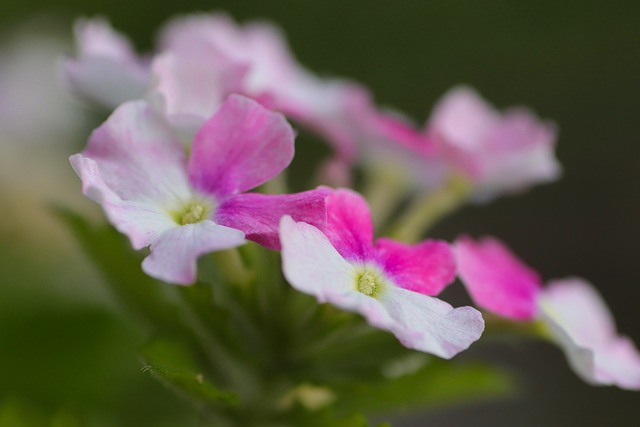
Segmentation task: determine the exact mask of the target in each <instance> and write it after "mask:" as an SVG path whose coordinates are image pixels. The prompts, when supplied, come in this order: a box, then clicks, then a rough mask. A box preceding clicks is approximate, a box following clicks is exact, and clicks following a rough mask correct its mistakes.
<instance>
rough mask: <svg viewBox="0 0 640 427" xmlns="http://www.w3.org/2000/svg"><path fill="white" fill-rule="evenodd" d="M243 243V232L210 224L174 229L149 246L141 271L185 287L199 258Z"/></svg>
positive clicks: (193, 275) (193, 277) (190, 225)
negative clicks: (149, 251) (148, 252)
mask: <svg viewBox="0 0 640 427" xmlns="http://www.w3.org/2000/svg"><path fill="white" fill-rule="evenodd" d="M244 242H245V240H244V233H243V232H242V231H239V230H234V229H232V228H228V227H224V226H221V225H217V224H215V223H214V222H213V221H202V222H199V223H196V224H188V225H183V226H180V227H175V228H173V229H171V230H168V231H167V232H166V233H164V234H162V236H160V238H159V239H158V240H156V241H155V242H153V243H152V244H151V253H150V254H149V256H148V257H146V258H145V259H144V261H143V262H142V269H143V270H144V271H145V273H147V274H148V275H150V276H152V277H155V278H157V279H160V280H164V281H165V282H169V283H177V284H181V285H188V284H191V283H193V282H194V281H195V280H196V261H197V259H198V257H199V256H200V255H203V254H206V253H209V252H213V251H217V250H221V249H229V248H234V247H236V246H240V245H242V244H243V243H244Z"/></svg>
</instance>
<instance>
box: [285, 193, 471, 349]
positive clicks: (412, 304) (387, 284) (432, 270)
mask: <svg viewBox="0 0 640 427" xmlns="http://www.w3.org/2000/svg"><path fill="white" fill-rule="evenodd" d="M326 204H327V227H326V231H325V232H324V233H323V232H322V231H321V230H319V229H318V228H316V227H314V226H313V225H310V224H306V223H304V222H296V221H295V220H294V219H292V218H291V217H289V216H285V217H284V218H283V219H282V221H281V225H280V227H281V229H280V238H281V241H282V261H283V270H284V274H285V276H286V278H287V280H288V281H289V282H290V283H291V285H292V286H293V287H294V288H296V289H298V290H299V291H301V292H304V293H308V294H311V295H313V296H315V297H316V298H317V299H318V301H319V302H321V303H324V302H330V303H332V304H333V305H336V306H338V307H340V308H343V309H346V310H349V311H355V312H357V313H360V314H362V315H363V316H364V317H365V318H366V319H367V321H368V322H369V323H370V324H371V325H373V326H375V327H378V328H381V329H384V330H388V331H390V332H392V333H393V334H394V335H395V336H396V337H397V338H398V339H399V340H400V341H401V342H402V344H403V345H405V346H407V347H409V348H413V349H416V350H420V351H424V352H427V353H432V354H435V355H437V356H440V357H443V358H447V359H449V358H451V357H453V356H454V355H456V354H457V353H459V352H460V351H462V350H465V349H466V348H468V347H469V346H470V345H471V343H472V342H474V341H476V340H477V339H478V338H479V337H480V335H481V334H482V331H483V329H484V321H483V320H482V316H481V315H480V313H479V312H478V311H476V310H475V309H473V308H471V307H460V308H453V307H452V306H451V305H449V304H448V303H446V302H444V301H442V300H440V299H437V298H433V295H437V294H438V293H439V292H440V291H441V290H442V289H443V288H444V287H445V286H446V285H447V284H449V283H451V282H452V280H453V278H454V276H455V267H454V260H453V255H452V253H451V250H450V248H449V245H448V244H446V243H445V242H441V241H434V240H426V241H423V242H421V243H419V244H416V245H406V244H403V243H399V242H396V241H393V240H391V239H379V240H378V241H377V242H376V243H375V245H374V242H373V226H372V224H371V217H370V213H369V208H368V206H367V204H366V202H365V200H364V199H363V198H362V197H361V196H360V195H358V194H357V193H355V192H353V191H350V190H336V191H333V192H332V193H331V194H330V195H329V196H328V197H327V199H326Z"/></svg>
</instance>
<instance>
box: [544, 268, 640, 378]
mask: <svg viewBox="0 0 640 427" xmlns="http://www.w3.org/2000/svg"><path fill="white" fill-rule="evenodd" d="M539 304H540V312H541V319H542V321H544V322H545V323H546V324H547V325H548V326H549V329H550V331H551V334H552V336H553V338H554V339H555V340H556V341H557V342H558V344H559V345H560V346H561V347H562V349H563V350H564V352H565V353H566V355H567V358H568V360H569V364H570V365H571V367H572V368H573V369H574V371H575V372H576V373H577V374H578V375H579V376H580V377H581V378H582V379H584V380H585V381H586V382H588V383H590V384H594V385H598V384H600V385H616V386H618V387H621V388H627V389H633V390H640V353H639V352H638V350H637V348H636V347H635V345H634V344H633V342H631V340H629V339H628V338H627V337H624V336H621V335H618V333H617V332H616V328H615V324H614V321H613V317H612V316H611V313H610V311H609V309H608V307H607V306H606V304H605V302H604V301H603V299H602V297H601V296H600V295H599V294H598V292H597V291H596V290H595V288H594V287H593V286H592V285H591V284H589V283H588V282H586V281H585V280H583V279H579V278H569V279H564V280H556V281H552V282H550V283H549V286H548V287H547V288H546V289H544V290H543V291H542V293H541V295H540V300H539Z"/></svg>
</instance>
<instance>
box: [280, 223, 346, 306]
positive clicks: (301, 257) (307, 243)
mask: <svg viewBox="0 0 640 427" xmlns="http://www.w3.org/2000/svg"><path fill="white" fill-rule="evenodd" d="M280 242H281V244H282V271H283V272H284V276H285V277H286V278H287V281H288V282H289V283H290V284H291V286H293V287H294V288H296V289H297V290H299V291H300V292H304V293H306V294H310V295H313V296H315V297H316V298H317V299H318V301H320V302H322V303H324V302H327V301H328V300H329V299H331V296H332V295H336V294H342V293H345V292H348V291H349V290H350V289H352V287H353V277H354V274H355V273H354V268H353V267H352V266H351V264H349V263H348V262H347V261H345V259H344V258H342V256H340V254H339V253H338V251H336V250H335V248H334V247H333V246H332V245H331V242H329V239H327V237H326V236H325V235H324V234H323V233H322V231H320V230H318V229H317V228H316V227H314V226H312V225H309V224H306V223H304V222H295V221H294V220H293V219H292V218H291V217H290V216H284V217H282V220H281V221H280Z"/></svg>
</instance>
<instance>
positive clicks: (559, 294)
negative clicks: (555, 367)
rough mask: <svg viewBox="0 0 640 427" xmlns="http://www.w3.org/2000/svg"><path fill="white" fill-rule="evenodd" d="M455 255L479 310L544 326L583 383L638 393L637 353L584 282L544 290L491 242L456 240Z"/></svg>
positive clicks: (525, 268) (532, 275) (576, 280)
mask: <svg viewBox="0 0 640 427" xmlns="http://www.w3.org/2000/svg"><path fill="white" fill-rule="evenodd" d="M455 254H456V259H457V264H458V271H459V276H460V278H461V280H462V282H463V283H464V285H465V286H466V288H467V289H468V291H469V293H470V294H471V297H472V298H473V300H474V301H475V302H476V304H477V305H478V306H480V307H482V308H484V309H486V310H488V311H491V312H493V313H496V314H498V315H500V316H502V317H506V318H510V319H514V320H519V321H523V320H533V319H537V320H539V321H541V322H543V323H544V324H545V325H546V326H547V328H548V331H549V334H550V336H551V338H552V339H553V340H554V341H555V342H557V343H558V345H559V346H560V347H561V348H562V349H563V350H564V352H565V354H566V355H567V359H568V360H569V364H570V365H571V367H572V368H573V370H574V371H575V372H576V373H577V374H578V375H579V376H580V377H581V378H582V379H584V381H586V382H588V383H590V384H603V385H617V386H618V387H621V388H627V389H640V353H639V352H638V350H637V349H636V347H635V346H634V344H633V342H632V341H631V340H630V339H629V338H627V337H625V336H621V335H619V334H618V333H617V332H616V327H615V324H614V321H613V318H612V316H611V313H610V312H609V309H608V308H607V306H606V304H605V303H604V301H603V300H602V297H601V296H600V295H599V294H598V292H597V291H596V290H595V288H594V287H593V286H592V285H590V284H589V283H588V282H586V281H585V280H583V279H579V278H568V279H563V280H554V281H551V282H549V284H548V285H547V286H546V287H545V288H542V285H541V280H540V278H539V277H538V274H537V273H536V272H534V271H532V270H531V269H530V268H529V267H528V266H526V265H525V264H524V263H523V262H522V261H520V260H519V259H518V258H517V257H516V256H515V255H513V254H512V253H511V252H510V251H509V249H508V248H506V247H505V246H504V245H503V244H502V243H501V242H499V241H498V240H496V239H492V238H484V239H481V240H480V241H478V242H474V241H473V240H472V239H470V238H468V237H463V238H460V239H458V241H456V243H455Z"/></svg>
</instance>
